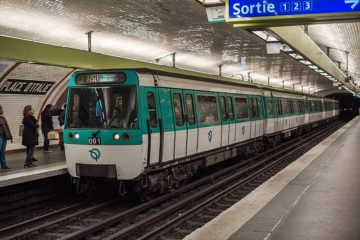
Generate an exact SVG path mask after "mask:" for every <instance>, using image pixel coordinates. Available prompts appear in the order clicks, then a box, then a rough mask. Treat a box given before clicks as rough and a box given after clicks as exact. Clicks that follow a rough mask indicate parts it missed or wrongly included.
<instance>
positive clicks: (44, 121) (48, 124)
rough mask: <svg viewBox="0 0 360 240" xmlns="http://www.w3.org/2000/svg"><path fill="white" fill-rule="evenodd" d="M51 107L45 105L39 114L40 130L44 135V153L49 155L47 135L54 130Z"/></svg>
mask: <svg viewBox="0 0 360 240" xmlns="http://www.w3.org/2000/svg"><path fill="white" fill-rule="evenodd" d="M52 107H53V106H52V105H51V104H48V105H46V107H45V109H44V111H42V113H41V130H42V133H43V135H44V152H45V153H50V152H51V151H50V150H49V138H48V133H49V132H50V131H51V130H53V129H54V126H53V120H52V112H51V108H52Z"/></svg>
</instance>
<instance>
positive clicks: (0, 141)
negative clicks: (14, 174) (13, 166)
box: [0, 105, 13, 171]
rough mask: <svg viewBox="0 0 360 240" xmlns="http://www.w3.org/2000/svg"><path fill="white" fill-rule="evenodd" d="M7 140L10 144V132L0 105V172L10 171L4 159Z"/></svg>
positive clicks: (11, 138)
mask: <svg viewBox="0 0 360 240" xmlns="http://www.w3.org/2000/svg"><path fill="white" fill-rule="evenodd" d="M7 140H10V141H11V142H12V140H13V137H12V135H11V132H10V128H9V124H8V122H7V120H6V118H5V116H4V110H3V107H2V106H1V105H0V161H1V170H5V171H6V170H10V168H9V167H8V165H7V163H6V158H5V149H6V144H7Z"/></svg>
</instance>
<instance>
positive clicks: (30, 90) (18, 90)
mask: <svg viewBox="0 0 360 240" xmlns="http://www.w3.org/2000/svg"><path fill="white" fill-rule="evenodd" d="M53 85H54V82H49V81H34V80H20V79H8V80H7V81H6V82H5V83H4V84H3V85H2V86H0V94H33V95H45V94H46V93H47V92H48V91H49V89H50V88H51V87H52V86H53Z"/></svg>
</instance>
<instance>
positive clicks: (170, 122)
mask: <svg viewBox="0 0 360 240" xmlns="http://www.w3.org/2000/svg"><path fill="white" fill-rule="evenodd" d="M156 90H157V92H158V96H159V103H161V104H160V105H159V108H160V110H159V111H160V114H161V117H160V120H159V123H160V126H161V127H162V128H161V130H162V131H160V134H161V135H160V137H161V138H160V139H162V142H161V143H162V145H161V149H160V159H161V161H162V162H167V161H170V160H173V159H174V142H175V139H174V136H175V132H174V115H173V110H172V109H173V104H172V97H171V91H170V89H168V88H156Z"/></svg>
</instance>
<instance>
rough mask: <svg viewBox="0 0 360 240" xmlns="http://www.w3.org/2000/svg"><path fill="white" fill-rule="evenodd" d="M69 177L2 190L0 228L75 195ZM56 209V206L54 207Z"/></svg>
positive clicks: (37, 181) (49, 179) (64, 176)
mask: <svg viewBox="0 0 360 240" xmlns="http://www.w3.org/2000/svg"><path fill="white" fill-rule="evenodd" d="M72 189H73V188H72V186H71V184H70V183H69V175H62V176H56V177H51V178H47V179H41V180H36V181H31V182H27V183H22V184H17V185H13V186H8V187H4V188H1V189H0V228H2V227H3V226H4V221H5V220H7V219H9V218H12V216H16V215H20V214H28V213H29V212H31V211H36V210H38V209H41V208H45V207H46V206H48V205H49V204H51V203H54V202H56V201H59V200H60V199H63V203H64V202H65V201H67V200H65V199H66V197H67V196H70V195H74V193H75V192H74V191H73V190H72ZM53 207H54V206H53ZM5 222H6V221H5Z"/></svg>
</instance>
